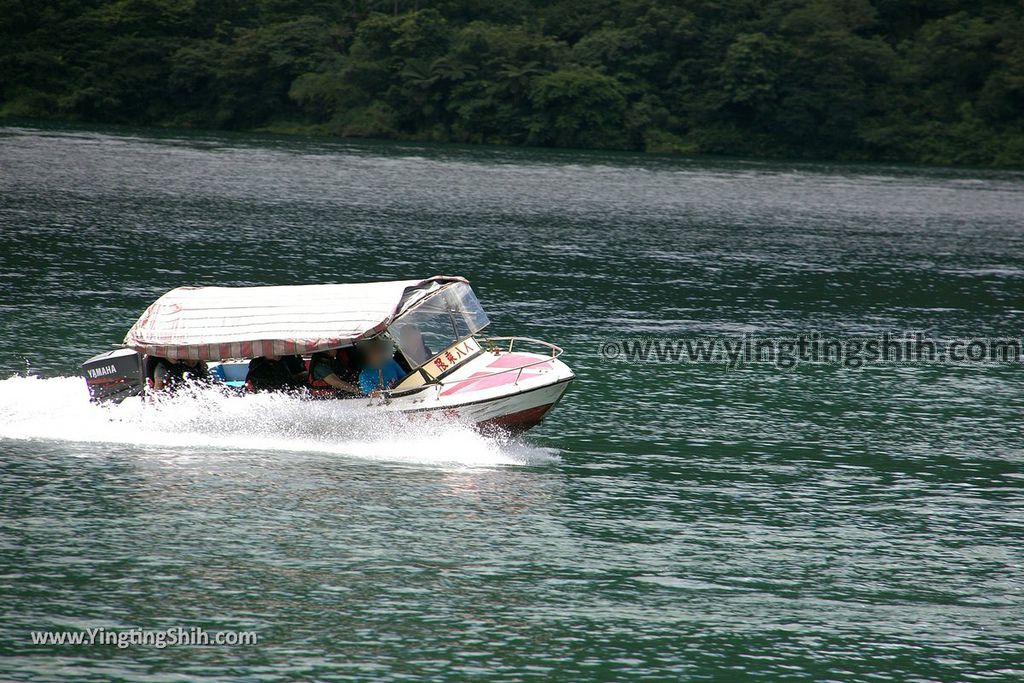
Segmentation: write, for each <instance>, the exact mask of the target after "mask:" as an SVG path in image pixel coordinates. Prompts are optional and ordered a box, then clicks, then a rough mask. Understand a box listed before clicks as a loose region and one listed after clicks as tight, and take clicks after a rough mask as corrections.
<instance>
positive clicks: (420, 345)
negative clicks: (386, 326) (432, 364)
mask: <svg viewBox="0 0 1024 683" xmlns="http://www.w3.org/2000/svg"><path fill="white" fill-rule="evenodd" d="M398 345H399V346H400V347H401V348H402V355H404V356H405V358H406V360H407V362H408V363H409V365H410V366H411V367H410V369H412V367H416V366H419V365H421V364H423V363H424V362H425V361H426V360H427V359H428V358H430V357H431V356H433V355H434V352H433V351H431V350H430V347H429V346H427V343H426V342H425V341H423V334H422V333H421V332H420V328H418V327H416V326H415V325H413V324H411V323H406V324H405V325H403V326H402V327H401V328H400V329H399V330H398Z"/></svg>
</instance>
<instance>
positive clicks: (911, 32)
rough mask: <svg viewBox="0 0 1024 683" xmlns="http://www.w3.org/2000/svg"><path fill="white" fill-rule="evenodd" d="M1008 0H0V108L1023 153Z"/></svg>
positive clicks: (702, 144) (628, 142)
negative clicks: (384, 0) (376, 0)
mask: <svg viewBox="0 0 1024 683" xmlns="http://www.w3.org/2000/svg"><path fill="white" fill-rule="evenodd" d="M1022 14H1024V12H1022V3H1021V2H1020V0H554V1H552V2H543V1H541V0H447V1H445V0H441V1H436V2H433V1H431V0H419V1H418V2H415V3H414V2H411V1H409V0H390V1H389V2H384V3H382V2H375V1H372V0H366V1H358V0H330V1H328V0H0V117H3V118H7V119H11V118H53V119H60V120H77V121H86V122H104V123H131V124H156V125H168V126H182V127H196V128H217V129H265V130H278V131H302V132H307V133H323V134H329V135H340V136H368V137H382V138H399V139H417V140H439V141H440V140H448V141H456V142H486V143H499V144H511V145H545V146H560V147H587V148H607V149H627V150H647V151H653V152H680V153H713V154H730V155H744V156H758V157H797V158H817V159H884V160H906V161H915V162H924V163H958V164H992V165H1024V19H1022Z"/></svg>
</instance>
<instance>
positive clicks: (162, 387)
mask: <svg viewBox="0 0 1024 683" xmlns="http://www.w3.org/2000/svg"><path fill="white" fill-rule="evenodd" d="M146 377H147V379H148V380H149V385H150V387H152V389H153V390H154V391H163V392H167V393H173V392H175V391H177V390H178V389H180V388H181V387H182V386H184V385H185V384H187V383H189V382H199V383H208V382H209V381H210V370H209V368H207V367H206V363H204V362H203V361H201V360H195V359H194V358H180V359H179V358H174V357H167V358H160V357H153V358H151V359H150V363H149V369H148V371H147V374H146Z"/></svg>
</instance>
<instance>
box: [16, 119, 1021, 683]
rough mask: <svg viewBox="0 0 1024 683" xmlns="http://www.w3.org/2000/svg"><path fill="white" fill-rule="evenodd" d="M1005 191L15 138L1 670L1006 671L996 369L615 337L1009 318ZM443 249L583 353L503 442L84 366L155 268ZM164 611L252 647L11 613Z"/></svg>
mask: <svg viewBox="0 0 1024 683" xmlns="http://www.w3.org/2000/svg"><path fill="white" fill-rule="evenodd" d="M1022 180H1024V176H1021V175H1019V174H1013V173H990V172H984V171H948V170H918V169H908V168H900V167H884V166H852V165H851V166H829V165H807V164H802V165H785V164H761V163H746V162H738V161H737V162H729V161H722V162H707V161H701V162H695V161H686V160H666V159H657V158H644V157H633V156H619V155H597V154H582V153H567V152H563V153H550V152H541V151H498V150H491V149H483V148H477V149H461V148H453V147H416V146H398V145H383V144H375V143H358V144H348V143H346V144H336V143H327V142H323V141H305V140H296V139H288V140H282V139H278V138H248V137H236V138H226V137H204V136H187V137H183V136H174V135H167V134H154V133H152V132H125V131H115V132H102V133H99V132H89V131H62V130H29V129H11V128H8V129H0V371H2V373H3V377H4V378H5V379H2V380H0V613H2V614H3V618H2V619H0V680H4V681H6V680H11V681H51V680H59V681H108V680H124V681H143V682H157V681H160V682H164V681H179V680H180V681H214V680H216V681H277V680H288V681H305V680H324V681H338V680H370V679H381V680H399V679H405V680H441V679H470V678H479V679H487V680H527V679H533V680H588V681H590V680H715V681H729V680H749V679H763V680H770V681H775V680H779V681H783V680H794V681H826V680H832V681H871V680H874V681H878V680H895V681H969V680H1006V681H1009V680H1020V678H1021V677H1022V676H1024V647H1022V642H1024V514H1022V510H1024V448H1022V445H1021V444H1022V426H1021V425H1022V418H1024V376H1022V372H1021V367H1020V366H1019V365H1017V366H1014V365H993V366H976V367H944V366H939V365H915V366H903V367H899V366H887V367H871V368H863V369H860V370H854V369H847V368H843V367H840V366H831V365H803V366H800V367H797V368H796V369H793V370H789V371H783V370H780V369H776V368H773V367H770V366H766V365H758V366H750V367H744V368H739V369H731V370H730V369H728V368H725V367H722V366H719V365H693V364H687V363H670V364H661V365H658V364H632V363H627V362H623V361H608V360H603V359H602V357H601V354H600V353H599V351H600V348H601V345H602V344H603V343H604V342H605V341H606V340H609V339H611V340H614V339H620V338H623V337H635V336H662V337H669V338H671V337H676V336H687V337H696V336H703V335H738V334H742V333H744V332H749V333H757V334H764V335H771V334H795V333H798V332H801V331H806V332H810V331H818V332H821V333H822V334H826V335H851V334H875V333H881V332H883V331H895V332H902V331H905V330H921V331H924V332H927V333H928V334H930V335H934V336H939V337H956V336H961V337H984V336H1003V337H1006V336H1017V337H1020V336H1021V334H1022V333H1024V184H1022ZM435 273H445V274H461V275H465V276H466V277H468V278H469V279H470V280H471V282H472V283H473V285H474V287H475V289H476V291H477V293H478V295H479V296H480V299H481V300H482V302H483V304H484V306H485V307H486V308H487V309H488V311H489V313H490V316H491V320H492V328H493V330H494V331H495V332H497V333H502V334H521V335H527V336H531V337H539V338H542V339H548V340H551V341H553V342H555V343H558V344H560V345H562V346H564V347H565V348H566V356H565V358H566V360H567V362H568V363H569V364H570V365H571V366H572V367H573V369H574V370H575V371H576V372H577V375H578V380H577V382H576V383H575V384H574V385H573V386H572V388H571V389H570V391H569V393H568V395H567V396H566V398H565V400H564V401H563V402H562V404H561V405H559V407H558V408H557V409H556V410H555V412H554V413H552V414H551V415H550V417H549V418H548V419H547V420H546V421H545V422H544V423H543V424H542V425H541V426H540V427H539V428H538V429H536V430H534V431H533V432H530V433H529V434H528V435H527V436H526V437H524V438H521V439H518V440H503V439H496V438H488V437H483V436H480V435H478V434H476V433H475V432H472V431H470V430H467V429H465V428H462V427H460V426H458V425H439V424H435V425H430V426H424V425H418V426H410V425H409V424H406V423H403V422H400V421H390V422H384V421H382V420H381V419H380V417H379V416H378V415H375V414H374V413H373V411H372V410H366V409H354V408H350V407H348V406H340V405H328V404H323V405H316V406H310V405H308V404H302V403H296V402H293V401H291V400H288V399H282V398H276V397H269V396H253V397H246V398H231V399H228V398H224V397H221V396H216V395H209V396H204V397H201V399H200V400H198V401H195V402H193V401H177V402H173V403H171V404H169V405H166V406H163V407H160V408H159V409H140V408H138V407H132V406H128V405H125V406H122V407H121V408H119V409H115V410H102V409H99V408H95V407H92V406H90V405H89V404H88V401H87V397H86V393H85V389H84V386H83V383H82V382H81V381H80V380H78V379H75V378H74V377H73V376H74V375H75V373H76V372H77V366H78V364H79V363H80V362H81V361H82V360H83V359H84V358H86V357H88V356H90V355H92V354H94V353H96V352H98V351H101V350H104V349H106V348H109V347H110V345H111V344H116V343H117V342H118V341H120V339H121V337H122V336H123V335H124V332H125V331H126V330H127V328H128V327H129V326H130V325H131V323H132V322H134V320H135V318H136V317H137V316H138V315H139V313H140V312H141V311H142V310H143V309H144V308H145V306H146V305H148V304H149V303H150V302H151V301H152V300H153V299H155V298H156V297H157V296H159V295H160V294H161V293H163V292H164V291H166V290H167V289H170V288H172V287H174V286H178V285H184V284H213V283H216V284H227V285H256V284H278V283H315V282H348V281H363V280H375V279H398V278H401V279H405V278H410V277H416V276H427V275H432V274H435ZM29 372H30V373H31V376H27V375H28V374H29ZM176 626H181V627H184V628H190V627H197V626H198V627H202V628H204V629H207V630H209V631H216V630H244V631H248V630H254V631H256V632H258V634H259V636H260V644H259V645H258V646H250V647H238V648H227V647H205V648H188V647H169V648H166V649H157V648H154V647H142V646H140V647H132V648H127V649H118V648H117V647H113V646H95V647H85V646H77V647H76V646H35V645H33V644H32V642H31V639H30V632H31V631H34V630H49V631H58V630H60V631H63V630H70V631H77V630H80V629H87V628H105V629H108V630H111V631H116V630H123V629H129V628H133V627H136V628H143V629H165V628H170V627H176Z"/></svg>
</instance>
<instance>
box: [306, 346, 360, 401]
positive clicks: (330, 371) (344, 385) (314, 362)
mask: <svg viewBox="0 0 1024 683" xmlns="http://www.w3.org/2000/svg"><path fill="white" fill-rule="evenodd" d="M352 362H353V356H352V354H351V351H350V350H349V349H331V350H330V351H321V352H318V353H314V354H313V357H312V358H311V359H310V361H309V377H308V380H307V384H308V387H309V393H310V395H311V396H313V397H314V398H344V397H346V396H358V395H359V387H358V386H356V381H357V379H356V378H357V376H358V375H357V374H356V370H355V369H354V368H353V367H352Z"/></svg>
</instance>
